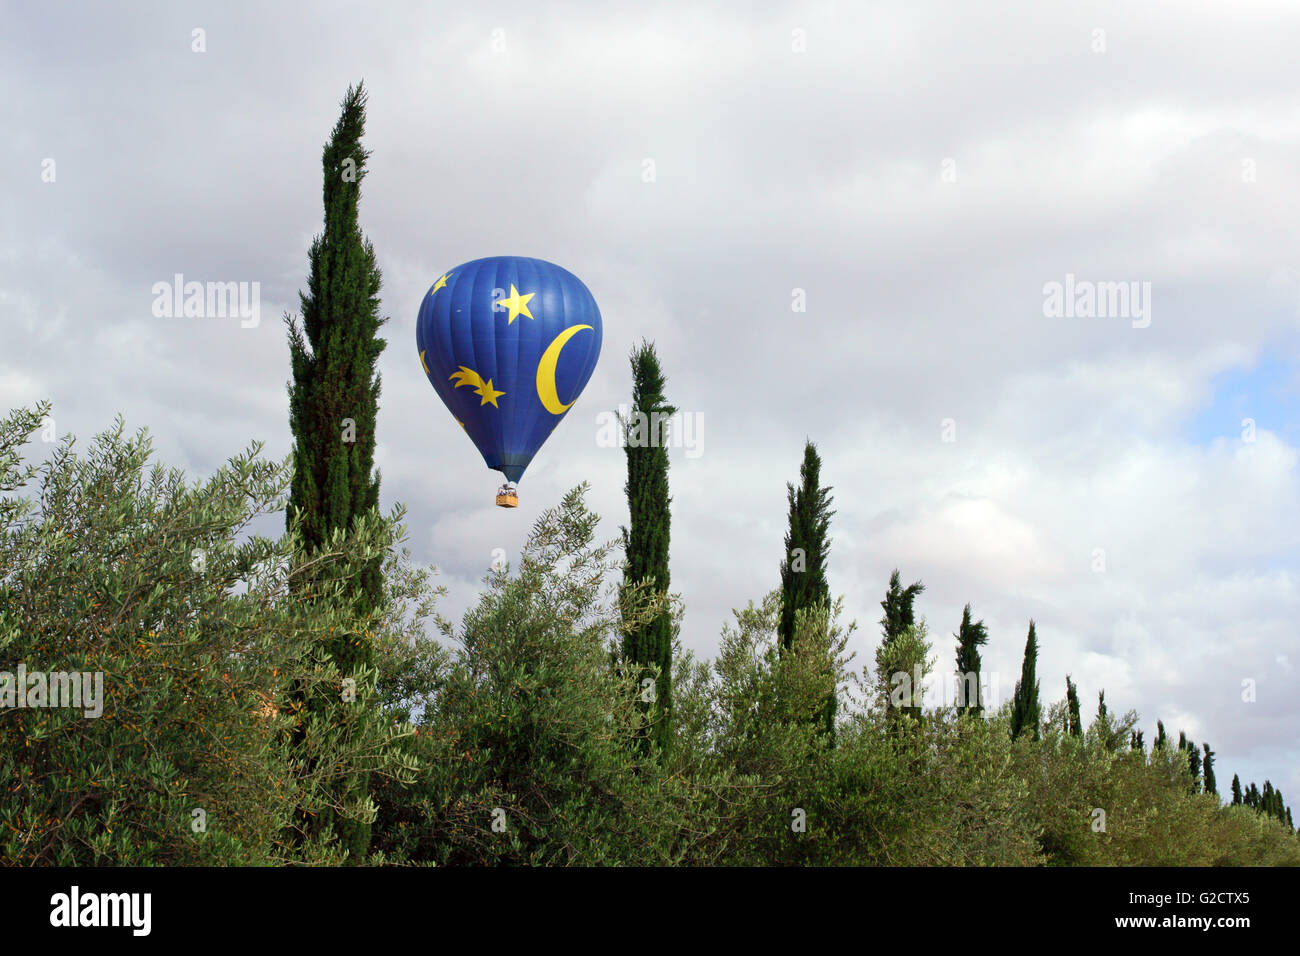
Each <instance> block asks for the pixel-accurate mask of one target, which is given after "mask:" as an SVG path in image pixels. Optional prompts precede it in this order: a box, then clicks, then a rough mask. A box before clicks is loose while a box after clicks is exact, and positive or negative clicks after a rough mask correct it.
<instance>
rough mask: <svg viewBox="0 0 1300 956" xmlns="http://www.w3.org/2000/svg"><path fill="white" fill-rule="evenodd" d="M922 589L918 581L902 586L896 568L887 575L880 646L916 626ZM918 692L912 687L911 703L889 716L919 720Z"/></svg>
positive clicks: (889, 642) (916, 688)
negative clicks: (905, 716)
mask: <svg viewBox="0 0 1300 956" xmlns="http://www.w3.org/2000/svg"><path fill="white" fill-rule="evenodd" d="M924 590H925V585H924V584H922V583H921V582H920V581H913V582H912V583H911V584H909V585H908V586H907V587H903V583H902V580H901V578H900V577H899V575H898V568H894V571H893V573H892V574H891V575H890V576H889V587H888V589H886V591H885V599H884V600H883V601H881V602H880V607H881V608H882V609H883V610H884V612H885V616H884V617H882V618H881V619H880V630H881V635H882V638H883V640H882V641H881V644H882V647H885V648H888V647H889V645H890V644H892V643H893V642H894V641H895V640H897V639H898V638H899V636H901V635H902V634H903V633H904V632H906V631H907V629H908V628H911V627H915V626H916V598H917V595H919V594H921V593H922V592H923V591H924ZM909 676H910V675H909ZM920 693H921V688H919V687H913V688H912V695H913V696H912V701H913V703H912V704H911V705H910V706H907V707H903V708H900V710H899V711H891V716H896V715H897V714H898V713H903V714H910V715H911V716H912V718H913V719H915V720H917V721H918V722H919V721H920V719H921V705H920V704H918V703H916V701H917V700H919V697H920Z"/></svg>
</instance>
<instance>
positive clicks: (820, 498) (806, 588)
mask: <svg viewBox="0 0 1300 956" xmlns="http://www.w3.org/2000/svg"><path fill="white" fill-rule="evenodd" d="M821 472H822V460H821V456H820V455H818V454H817V446H816V445H814V444H813V443H812V442H811V441H808V442H805V443H804V449H803V463H802V464H801V465H800V466H799V487H798V488H796V487H795V486H794V485H793V484H790V483H787V484H786V499H787V501H788V502H789V527H788V529H787V531H786V534H785V558H784V559H783V560H782V562H781V622H780V631H779V635H780V638H781V649H782V651H785V650H788V649H789V648H790V646H791V645H792V644H793V642H794V636H795V620H796V616H797V615H798V613H799V612H800V611H804V610H806V609H807V608H811V607H813V606H814V605H817V606H820V607H822V608H824V609H827V610H829V608H830V600H831V589H830V585H829V584H828V583H827V582H826V566H827V561H828V559H829V557H830V550H831V542H830V528H831V517H832V516H833V515H834V514H835V512H834V511H832V510H831V502H832V501H833V499H832V498H831V489H830V488H829V487H827V488H823V487H822V484H821ZM835 706H836V705H835V696H834V694H832V695H831V697H830V698H829V699H828V700H827V701H826V704H825V707H824V708H823V711H822V715H821V722H822V725H823V727H824V728H825V729H826V731H827V732H828V733H834V730H835Z"/></svg>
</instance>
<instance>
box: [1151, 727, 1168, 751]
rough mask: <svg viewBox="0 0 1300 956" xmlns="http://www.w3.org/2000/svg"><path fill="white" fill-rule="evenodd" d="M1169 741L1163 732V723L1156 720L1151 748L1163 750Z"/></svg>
mask: <svg viewBox="0 0 1300 956" xmlns="http://www.w3.org/2000/svg"><path fill="white" fill-rule="evenodd" d="M1168 743H1169V737H1168V736H1167V735H1166V734H1165V724H1164V721H1162V720H1157V721H1156V743H1155V746H1154V747H1152V748H1151V749H1152V750H1164V749H1165V745H1166V744H1168Z"/></svg>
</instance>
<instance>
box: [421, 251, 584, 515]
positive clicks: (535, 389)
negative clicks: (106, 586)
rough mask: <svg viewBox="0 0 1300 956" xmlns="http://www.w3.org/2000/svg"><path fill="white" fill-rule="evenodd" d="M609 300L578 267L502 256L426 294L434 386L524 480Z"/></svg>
mask: <svg viewBox="0 0 1300 956" xmlns="http://www.w3.org/2000/svg"><path fill="white" fill-rule="evenodd" d="M601 335H602V333H601V323H600V310H599V309H597V308H596V300H595V298H593V297H592V294H591V292H590V291H589V290H588V289H587V287H586V286H585V285H583V284H582V283H581V282H580V281H579V280H578V278H577V277H576V276H575V275H573V274H572V273H571V272H568V271H567V270H565V269H561V268H560V267H559V266H557V265H553V264H551V263H549V262H545V261H543V260H541V259H527V258H523V257H520V256H493V257H491V258H488V259H475V260H474V261H473V262H467V263H465V264H464V265H460V266H457V267H456V268H454V269H452V270H450V271H449V272H446V273H444V274H443V275H442V276H441V277H440V278H439V279H438V280H437V281H436V282H434V283H433V285H432V286H430V287H429V292H428V294H427V295H426V296H425V297H424V301H423V302H421V303H420V315H419V318H418V320H417V321H416V326H415V344H416V348H417V349H419V351H420V363H421V365H422V366H423V367H424V372H425V374H426V375H428V377H429V382H430V384H432V385H433V388H434V391H436V392H437V393H438V397H439V398H441V399H442V401H443V404H444V405H446V406H447V408H448V410H449V411H450V412H451V414H452V415H453V416H454V417H455V419H456V421H457V422H459V423H460V425H461V427H462V428H464V429H465V433H466V434H467V435H469V438H470V440H471V441H472V442H474V444H475V446H476V447H477V448H478V450H479V452H480V453H481V454H482V455H483V460H484V461H485V462H486V463H487V466H488V467H489V468H491V469H494V470H496V471H499V472H501V473H502V474H504V475H505V476H506V484H504V485H503V486H502V487H501V488H500V489H498V491H497V504H498V505H501V506H502V507H505V508H514V507H517V506H518V504H519V497H518V492H517V490H516V486H517V483H518V481H519V479H521V478H522V477H523V476H524V470H525V469H526V468H527V467H528V464H529V462H531V461H532V460H533V456H534V455H536V454H537V450H538V449H539V448H541V447H542V443H543V442H545V441H546V439H547V438H548V437H549V436H550V434H551V432H552V431H554V430H555V426H556V425H558V424H559V423H560V419H562V418H563V417H564V416H565V414H566V413H567V412H568V411H569V409H570V408H572V407H573V403H574V402H575V401H576V400H577V398H578V396H579V395H580V394H581V393H582V389H583V387H584V386H586V384H587V380H588V379H590V378H591V373H592V372H593V371H594V370H595V368H596V360H597V359H598V358H600V343H601Z"/></svg>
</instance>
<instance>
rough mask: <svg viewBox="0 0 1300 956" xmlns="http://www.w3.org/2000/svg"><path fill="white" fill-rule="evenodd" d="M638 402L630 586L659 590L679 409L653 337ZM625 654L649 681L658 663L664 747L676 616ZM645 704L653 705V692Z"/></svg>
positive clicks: (630, 442) (640, 365) (640, 630)
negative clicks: (667, 390) (670, 398)
mask: <svg viewBox="0 0 1300 956" xmlns="http://www.w3.org/2000/svg"><path fill="white" fill-rule="evenodd" d="M631 364H632V408H631V412H630V416H631V417H630V419H629V420H628V421H627V422H626V423H625V424H626V431H627V433H626V438H627V441H626V442H625V446H624V448H625V451H626V453H627V484H626V486H625V487H624V491H625V492H626V494H627V510H628V515H629V520H630V525H629V526H628V527H626V528H624V529H623V547H624V550H625V552H626V557H627V564H626V565H625V567H624V571H623V583H624V585H625V586H628V585H631V584H634V583H636V582H638V581H644V580H653V581H654V590H656V591H658V592H661V593H664V594H666V593H667V592H668V585H669V576H668V542H669V532H670V522H671V514H670V511H669V506H670V505H671V504H672V498H670V497H669V496H668V437H669V436H668V428H669V425H668V419H669V418H671V417H672V415H673V414H674V413H675V412H676V411H677V409H676V408H674V407H673V406H672V405H669V404H668V402H667V400H666V399H665V397H664V384H665V379H664V374H663V370H662V368H660V366H659V356H658V355H657V354H656V353H655V347H654V343H653V342H646V341H642V343H641V344H640V345H639V346H637V347H636V348H634V349H633V350H632V355H631ZM623 654H624V656H625V657H626V658H627V660H628V661H629V662H630V663H631V664H632V665H633V666H635V667H638V668H639V669H640V671H639V676H638V683H639V684H644V682H645V681H646V680H648V679H649V678H650V675H651V673H652V672H653V669H654V668H658V676H657V677H656V678H655V692H654V702H655V704H656V705H657V711H658V720H657V721H656V722H655V723H654V725H653V726H652V727H651V728H650V732H649V734H648V736H647V737H646V738H645V740H646V742H647V743H653V744H654V745H655V746H657V747H659V748H660V749H665V748H667V746H668V743H669V741H670V740H671V736H672V724H671V720H672V694H673V685H672V655H673V622H672V616H671V615H670V614H669V613H668V612H667V611H666V610H665V612H664V613H663V614H660V615H659V616H658V617H656V618H654V619H653V620H651V621H648V622H647V623H645V624H644V625H643V626H641V627H637V628H634V629H631V630H629V631H627V632H626V633H625V634H624V635H623ZM640 700H641V706H642V707H644V708H645V709H647V710H648V709H649V708H650V701H649V700H648V699H647V695H645V694H642V695H641V698H640Z"/></svg>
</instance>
